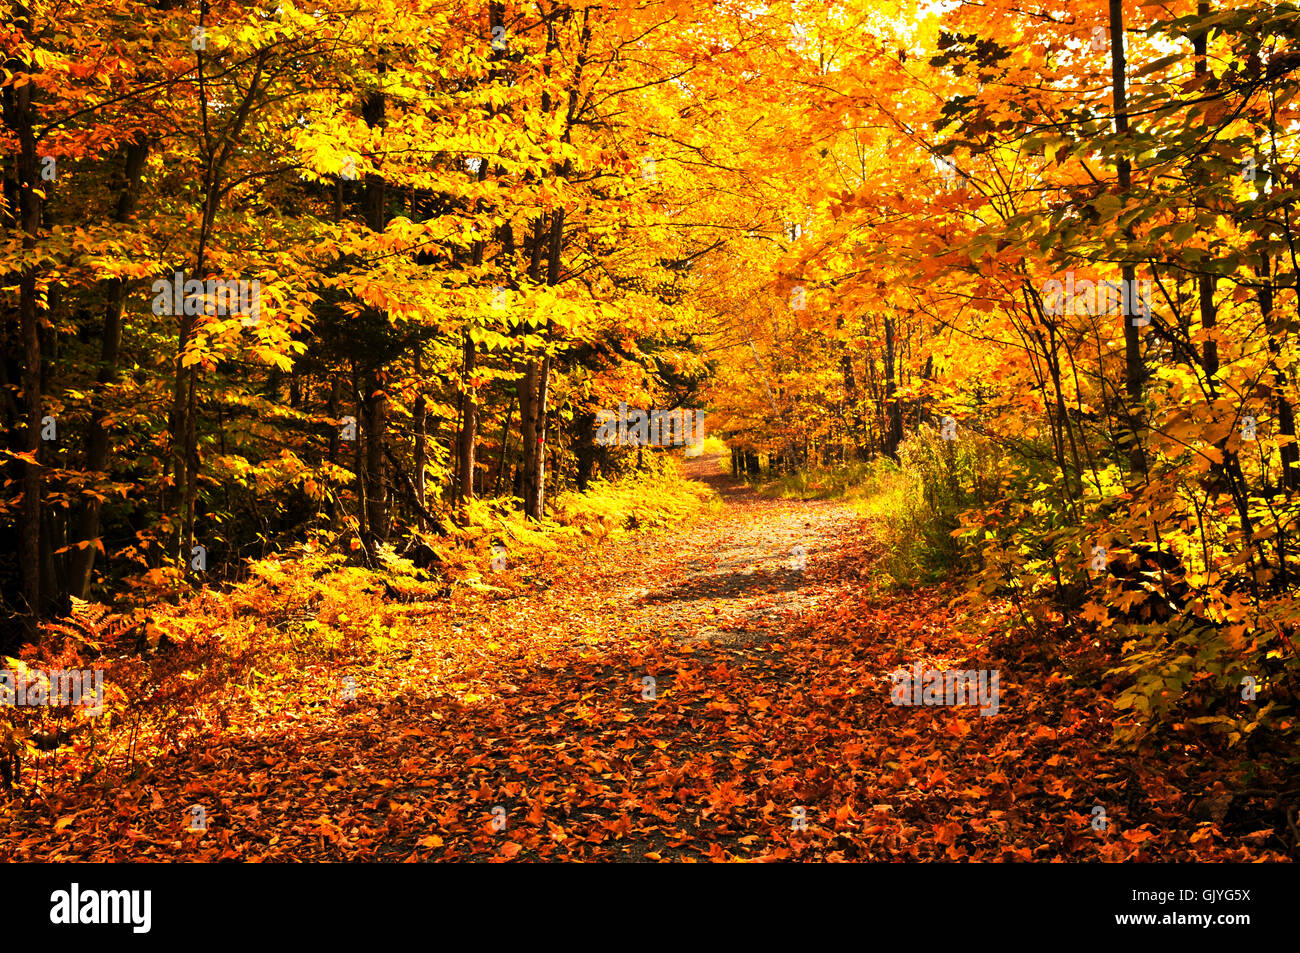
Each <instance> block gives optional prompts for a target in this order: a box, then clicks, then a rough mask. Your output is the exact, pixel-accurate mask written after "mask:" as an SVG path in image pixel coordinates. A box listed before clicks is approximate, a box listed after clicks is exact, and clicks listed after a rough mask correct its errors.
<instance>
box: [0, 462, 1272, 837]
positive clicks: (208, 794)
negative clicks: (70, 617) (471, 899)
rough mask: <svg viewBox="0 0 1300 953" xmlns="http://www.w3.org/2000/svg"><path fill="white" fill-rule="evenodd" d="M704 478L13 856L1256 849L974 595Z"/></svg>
mask: <svg viewBox="0 0 1300 953" xmlns="http://www.w3.org/2000/svg"><path fill="white" fill-rule="evenodd" d="M696 466H697V467H698V471H699V472H698V474H697V475H698V477H699V478H700V479H704V480H707V481H708V482H710V483H711V484H713V485H714V486H715V487H716V488H717V489H718V491H719V493H720V494H721V495H722V497H723V499H724V502H725V505H724V506H723V507H722V508H721V509H720V510H719V511H717V512H715V513H711V514H708V515H706V516H704V517H703V518H701V519H700V520H698V521H696V522H693V523H691V524H690V525H684V526H681V527H677V528H672V529H669V530H667V531H663V532H653V533H649V532H648V533H642V534H639V535H636V536H633V537H629V538H624V539H623V540H621V541H620V542H618V543H616V544H613V545H609V546H605V547H602V548H595V549H592V550H590V551H588V552H586V553H583V554H582V555H581V557H580V558H577V559H573V558H570V559H568V560H566V561H563V562H561V563H557V564H556V565H553V566H540V567H532V568H529V569H525V568H522V567H521V568H519V569H517V570H509V571H507V572H506V573H503V574H501V576H502V578H500V579H497V580H495V582H499V583H500V585H494V586H493V587H491V588H486V589H485V588H479V589H475V588H473V587H460V588H457V589H456V590H455V591H454V593H453V595H452V597H451V599H450V600H449V601H448V602H440V603H436V604H426V605H425V606H423V607H419V606H411V607H410V608H411V611H412V613H413V617H415V618H418V619H419V628H418V632H419V635H418V637H416V638H415V639H413V640H411V641H409V642H407V641H402V642H401V644H395V645H392V646H390V647H388V649H387V650H386V651H383V652H381V653H380V654H379V656H378V657H377V658H376V660H375V661H374V663H373V664H371V665H369V666H368V667H365V668H351V669H338V668H328V667H325V666H320V667H317V668H314V669H309V670H307V671H301V672H297V673H295V674H294V677H293V678H292V679H286V680H284V681H277V680H274V679H268V680H267V681H265V682H263V683H260V684H259V688H258V691H256V692H254V693H250V695H249V697H248V700H247V701H246V703H245V705H246V708H247V710H240V711H236V712H233V713H232V715H231V718H232V720H231V729H230V730H229V731H227V732H226V733H225V734H223V735H222V736H221V737H220V738H218V739H215V740H211V741H210V742H208V743H205V744H203V745H201V746H191V747H189V748H187V749H185V750H183V751H182V752H179V753H177V754H176V755H174V756H172V757H170V758H164V759H162V760H160V761H158V762H156V763H155V764H154V765H152V766H151V767H150V769H149V771H148V772H147V773H146V774H145V775H143V776H142V777H141V778H140V779H138V780H127V781H125V782H123V781H122V780H121V779H113V780H112V781H109V780H104V781H102V782H95V781H94V780H91V781H88V782H86V783H84V784H83V785H82V786H81V787H80V789H78V790H74V791H70V792H66V793H63V794H51V796H50V797H48V798H47V799H45V800H38V801H35V802H33V803H32V805H31V806H29V807H26V808H24V809H22V810H18V811H13V812H10V813H9V814H8V815H6V816H5V817H4V818H3V820H0V841H2V842H4V843H6V844H8V845H11V851H12V854H11V855H12V857H14V858H15V859H70V858H71V859H88V860H111V859H116V860H132V859H201V860H218V859H226V860H288V859H303V860H313V859H321V860H326V859H327V860H389V861H421V860H457V859H475V860H508V859H520V860H649V861H655V860H688V861H689V860H744V859H754V860H782V859H816V860H820V859H826V860H877V859H891V860H892V859H948V860H960V859H967V858H980V859H1000V860H1019V861H1025V860H1031V859H1040V860H1041V859H1050V858H1052V857H1064V856H1070V857H1072V858H1074V859H1086V858H1094V859H1103V860H1122V859H1136V860H1147V859H1152V858H1153V857H1159V858H1160V859H1163V860H1173V859H1179V858H1186V857H1191V856H1199V858H1200V859H1209V858H1210V857H1211V856H1212V857H1213V858H1214V859H1220V860H1231V859H1237V858H1238V856H1239V855H1240V856H1241V857H1244V856H1245V852H1244V851H1242V850H1241V849H1240V848H1241V844H1239V843H1235V844H1234V843H1231V842H1225V843H1222V844H1216V843H1214V842H1211V841H1207V840H1206V839H1205V836H1204V834H1203V833H1199V832H1198V829H1197V827H1196V822H1195V820H1194V819H1192V814H1193V804H1191V803H1190V802H1188V801H1187V800H1186V799H1185V798H1183V797H1182V795H1180V794H1179V792H1178V790H1177V789H1176V788H1177V784H1176V783H1175V782H1179V783H1181V785H1182V787H1183V788H1188V787H1191V788H1195V785H1196V782H1195V781H1194V780H1192V781H1189V780H1188V779H1187V778H1186V777H1181V776H1180V775H1183V774H1186V775H1192V774H1194V773H1195V772H1198V771H1201V770H1202V769H1201V768H1200V767H1199V766H1198V764H1197V762H1196V759H1195V757H1194V756H1192V755H1191V754H1189V755H1188V756H1186V757H1185V758H1183V759H1182V760H1181V761H1174V762H1171V763H1170V765H1168V766H1166V768H1165V769H1163V773H1162V774H1161V775H1159V776H1155V777H1147V778H1142V779H1136V778H1135V777H1134V776H1132V775H1126V774H1125V773H1124V772H1123V771H1122V770H1121V769H1120V767H1119V766H1118V765H1116V764H1115V763H1112V762H1110V761H1108V760H1107V759H1106V758H1104V757H1103V756H1102V755H1101V753H1100V752H1101V751H1102V748H1103V744H1102V743H1103V741H1104V739H1105V737H1106V736H1107V734H1108V733H1109V731H1110V727H1111V724H1112V722H1113V719H1114V712H1113V710H1111V709H1110V707H1109V703H1108V702H1106V701H1105V700H1104V698H1102V696H1101V695H1100V694H1099V693H1097V692H1095V691H1087V690H1074V691H1071V692H1066V691H1065V690H1064V686H1065V685H1066V684H1067V681H1066V680H1065V678H1064V677H1063V676H1062V675H1060V674H1057V673H1058V672H1062V671H1063V672H1064V673H1065V676H1066V677H1068V675H1069V664H1070V661H1069V659H1068V658H1065V657H1063V656H1062V646H1061V645H1059V644H1055V643H1051V642H1045V641H1042V640H1036V639H1033V638H1026V639H1021V640H1018V641H1010V642H1005V643H1004V644H1003V645H1002V647H1001V649H1000V653H1001V654H1000V655H998V656H996V657H989V656H988V655H987V654H986V653H987V651H988V649H987V643H988V637H989V634H990V633H991V632H992V631H993V630H994V629H995V624H994V623H993V622H992V621H991V620H989V619H984V618H973V617H972V616H971V614H970V611H969V610H967V609H965V608H959V607H958V604H957V602H956V598H957V592H956V590H951V589H943V588H930V589H924V590H917V591H912V592H898V591H891V590H889V589H887V588H884V587H880V588H878V587H877V586H876V584H875V577H874V572H873V569H872V567H873V564H874V563H875V562H876V561H877V560H878V558H879V556H880V554H881V549H880V544H879V543H878V542H877V541H876V540H875V539H874V538H873V534H872V533H871V532H870V531H869V528H868V527H867V526H866V525H865V524H864V523H862V522H861V521H860V520H858V519H857V518H856V517H855V516H854V514H853V513H852V512H851V511H850V510H849V509H848V508H846V507H845V506H843V505H841V504H837V503H831V502H818V501H802V500H781V499H767V498H763V497H760V496H758V495H757V494H755V493H753V492H752V491H750V490H748V489H746V488H743V487H738V486H735V485H733V484H732V483H731V481H730V480H728V479H725V478H723V477H721V476H717V475H716V474H712V473H709V472H708V471H709V469H710V468H711V467H712V464H711V463H710V462H709V461H700V462H697V464H696ZM795 547H802V551H800V550H797V549H796V548H795ZM800 564H802V568H800ZM1071 651H1080V652H1087V651H1092V649H1090V648H1088V647H1087V646H1082V647H1079V648H1077V649H1075V648H1072V649H1071ZM916 662H921V663H923V664H926V665H929V666H933V667H939V668H944V667H949V666H952V667H959V668H968V669H969V668H986V667H987V668H993V669H998V670H1000V672H1001V693H1002V694H1001V707H1000V709H999V714H998V717H990V718H985V717H982V716H981V715H980V714H979V712H978V710H977V709H975V708H973V707H946V708H934V707H908V706H898V705H894V704H891V703H890V679H889V673H890V672H891V671H894V670H896V669H898V668H900V667H910V666H911V665H912V664H914V663H916ZM1063 666H1064V667H1063ZM1096 668H1097V666H1096V663H1095V660H1091V661H1088V662H1087V664H1086V665H1084V666H1082V667H1081V670H1086V671H1095V670H1096ZM1021 672H1030V673H1033V674H1032V676H1031V677H1032V678H1034V679H1036V680H1039V681H1042V680H1043V679H1044V678H1046V681H1045V683H1044V684H1040V685H1038V687H1037V688H1033V687H1031V688H1030V689H1029V690H1025V689H1024V687H1023V686H1022V685H1021V684H1020V683H1019V678H1018V675H1019V673H1021ZM1042 673H1052V674H1051V675H1050V677H1045V676H1043V675H1042ZM344 677H349V678H352V679H355V685H356V689H357V697H356V699H355V701H351V702H341V701H340V699H339V684H340V680H341V679H342V678H344ZM1146 797H1151V798H1153V800H1154V801H1156V802H1158V803H1160V804H1162V805H1164V807H1162V808H1161V809H1160V810H1159V812H1157V811H1156V810H1155V809H1154V808H1152V807H1151V806H1150V805H1149V804H1146V803H1144V798H1146ZM1180 799H1181V800H1180ZM1097 804H1103V805H1105V806H1106V809H1107V817H1108V819H1109V825H1110V826H1109V828H1108V829H1107V832H1106V833H1104V834H1099V833H1098V832H1097V831H1096V830H1095V828H1093V826H1092V820H1093V813H1092V811H1093V807H1094V805H1097ZM1171 805H1172V807H1171ZM194 806H201V807H202V808H203V810H204V813H205V815H206V821H207V829H206V830H201V831H194V830H190V829H189V817H190V813H189V812H190V811H191V809H192V808H193V807H194ZM1252 836H1253V835H1252ZM1194 838H1195V839H1194Z"/></svg>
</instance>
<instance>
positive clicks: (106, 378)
mask: <svg viewBox="0 0 1300 953" xmlns="http://www.w3.org/2000/svg"><path fill="white" fill-rule="evenodd" d="M124 152H125V171H124V174H123V179H122V187H121V191H120V192H119V193H118V200H117V208H116V209H115V211H114V215H113V220H114V221H115V222H118V223H122V222H125V221H126V220H127V219H129V218H130V217H131V213H132V212H133V211H134V209H135V202H136V197H137V195H138V191H139V186H140V179H141V176H142V175H143V173H144V164H145V159H146V158H147V157H148V154H149V145H148V143H147V142H146V141H145V140H143V138H141V139H140V140H139V141H137V142H133V143H131V144H129V145H128V146H127V147H126V148H125V150H124ZM105 294H106V295H107V298H108V303H107V304H106V305H105V308H104V335H103V339H102V341H101V342H100V354H99V373H98V375H97V378H96V381H97V384H98V387H97V388H96V389H95V396H94V398H93V400H92V401H91V406H90V424H89V427H88V429H87V432H86V469H87V470H89V471H91V472H92V473H102V472H106V471H107V469H108V448H109V439H108V427H107V426H106V425H105V423H104V421H105V418H106V417H107V416H108V406H107V391H108V389H109V387H111V386H112V384H113V383H114V381H116V380H117V355H118V349H119V348H120V347H121V343H122V314H123V311H124V310H125V305H126V284H125V282H123V281H122V280H121V279H120V278H114V279H111V280H110V281H108V282H107V283H106V284H105ZM102 509H103V502H102V501H101V500H100V499H99V497H97V496H90V497H88V498H87V500H86V503H85V506H84V508H83V509H82V511H81V520H80V523H79V525H78V529H77V540H78V542H79V543H80V546H81V548H80V549H77V550H75V551H74V552H73V554H72V560H71V563H72V565H71V568H70V570H69V574H70V579H69V589H70V591H71V592H72V594H73V595H75V596H77V597H78V598H80V599H85V598H87V597H88V596H89V594H90V579H91V574H92V571H93V570H94V566H95V550H96V549H98V548H99V546H100V542H99V537H100V521H101V513H102Z"/></svg>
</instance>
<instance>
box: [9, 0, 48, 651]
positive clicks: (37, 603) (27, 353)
mask: <svg viewBox="0 0 1300 953" xmlns="http://www.w3.org/2000/svg"><path fill="white" fill-rule="evenodd" d="M13 23H14V25H15V26H16V27H17V28H18V29H19V30H21V32H22V34H23V36H24V37H25V38H26V39H27V40H28V41H30V40H31V39H32V15H31V11H30V10H29V9H28V8H27V7H26V6H24V5H22V4H17V5H15V6H14V8H13ZM5 66H6V69H7V70H8V71H10V72H23V73H28V72H34V71H35V70H36V67H35V66H34V65H32V64H29V63H24V62H21V61H15V60H11V61H9V62H7V63H6V64H5ZM36 89H37V87H36V85H35V84H34V83H30V82H28V83H24V84H23V85H22V86H12V85H11V86H8V87H6V88H5V90H4V113H5V117H4V118H5V125H6V126H7V127H8V129H9V130H10V131H11V132H12V133H13V134H14V136H15V138H16V139H17V143H18V154H17V156H16V157H15V158H14V175H13V181H12V183H10V187H9V191H10V194H11V195H12V193H13V191H14V190H15V187H16V190H17V192H18V222H17V225H18V228H19V230H20V231H21V233H22V247H23V249H24V251H26V252H28V254H29V255H30V254H31V253H32V251H33V250H34V249H35V248H36V237H37V233H38V232H39V231H40V227H41V205H40V198H39V196H38V195H37V194H36V190H38V189H40V188H41V183H40V181H39V179H40V174H39V168H38V163H37V158H36V131H35V106H34V103H33V102H32V96H33V94H34V93H35V91H36ZM30 260H31V259H30V258H29V261H30ZM18 328H19V337H20V340H21V342H22V343H21V349H22V355H23V360H22V389H23V401H22V418H23V425H24V431H23V439H22V442H21V443H20V448H21V451H22V453H23V454H24V455H25V459H24V460H23V463H22V505H21V507H20V508H19V511H18V522H19V546H18V563H19V566H20V568H21V572H22V577H23V598H24V600H25V601H26V603H27V616H26V620H25V623H26V626H27V631H28V634H29V635H31V634H34V632H35V627H36V621H37V619H38V618H39V616H40V614H41V611H42V608H43V607H42V602H41V598H42V593H41V571H40V567H41V509H42V498H41V497H42V489H41V482H42V481H41V464H40V460H39V456H40V449H41V427H42V424H41V420H42V416H43V414H42V411H41V336H40V321H39V318H38V315H37V310H36V268H35V266H34V265H32V264H28V265H26V267H24V268H23V270H22V271H21V272H20V273H19V276H18Z"/></svg>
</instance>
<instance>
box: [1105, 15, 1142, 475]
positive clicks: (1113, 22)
mask: <svg viewBox="0 0 1300 953" xmlns="http://www.w3.org/2000/svg"><path fill="white" fill-rule="evenodd" d="M1110 74H1111V90H1112V102H1113V104H1114V111H1115V131H1116V132H1117V133H1119V135H1120V138H1121V140H1123V139H1126V138H1127V134H1128V131H1129V123H1128V94H1127V91H1126V87H1125V83H1126V79H1125V73H1124V3H1123V0H1110ZM1120 148H1127V146H1126V145H1124V144H1121V146H1120ZM1116 173H1117V176H1118V179H1119V190H1120V197H1121V199H1122V198H1124V197H1125V196H1127V195H1128V192H1129V190H1130V189H1131V188H1132V187H1133V183H1132V181H1131V178H1130V164H1129V160H1128V158H1127V156H1122V157H1121V158H1120V159H1119V160H1118V162H1117V163H1116ZM1124 237H1125V239H1126V240H1128V241H1129V242H1131V241H1132V240H1133V229H1132V227H1131V226H1130V227H1128V228H1126V229H1125V230H1124ZM1125 254H1126V255H1127V254H1128V252H1127V251H1126V252H1125ZM1135 274H1136V272H1135V271H1134V268H1133V263H1132V261H1130V260H1125V262H1124V263H1123V265H1121V266H1120V277H1121V279H1122V281H1123V286H1124V292H1123V296H1122V298H1123V301H1124V303H1125V307H1124V309H1123V310H1124V312H1125V314H1124V393H1125V397H1126V399H1127V408H1126V414H1125V417H1126V421H1127V427H1128V431H1129V440H1130V441H1131V443H1130V444H1129V469H1130V470H1131V471H1132V474H1133V479H1134V480H1135V481H1136V480H1141V479H1144V478H1145V475H1146V454H1145V453H1144V452H1143V449H1142V443H1143V418H1144V416H1145V415H1144V413H1143V410H1142V388H1143V385H1144V384H1145V382H1146V368H1145V367H1144V366H1143V364H1142V351H1141V339H1140V337H1139V336H1138V325H1137V324H1136V323H1134V322H1135V316H1136V314H1137V310H1138V295H1137V286H1136V283H1135V281H1134V277H1135Z"/></svg>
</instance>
